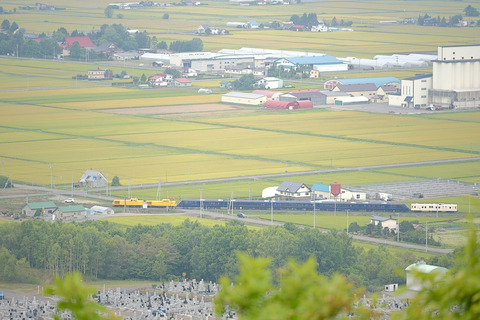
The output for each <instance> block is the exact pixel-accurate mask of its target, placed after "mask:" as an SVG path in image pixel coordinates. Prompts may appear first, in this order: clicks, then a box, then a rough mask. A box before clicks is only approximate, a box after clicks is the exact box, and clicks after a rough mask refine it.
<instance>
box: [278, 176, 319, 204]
mask: <svg viewBox="0 0 480 320" xmlns="http://www.w3.org/2000/svg"><path fill="white" fill-rule="evenodd" d="M310 193H311V190H310V188H309V187H307V186H306V185H305V184H303V183H301V182H292V181H284V182H282V184H281V185H280V186H279V187H278V188H277V192H276V195H275V197H276V198H277V199H279V200H297V201H299V200H310V198H311V195H310Z"/></svg>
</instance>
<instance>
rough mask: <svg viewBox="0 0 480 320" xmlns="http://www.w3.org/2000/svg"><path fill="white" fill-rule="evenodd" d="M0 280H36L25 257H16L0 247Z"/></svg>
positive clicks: (27, 281) (22, 281)
mask: <svg viewBox="0 0 480 320" xmlns="http://www.w3.org/2000/svg"><path fill="white" fill-rule="evenodd" d="M0 282H20V283H29V282H30V283H32V282H36V279H35V277H34V276H33V274H32V269H31V268H30V266H29V265H28V262H27V261H26V259H25V258H22V259H17V258H16V257H15V256H14V255H13V254H12V253H11V252H10V251H9V250H8V249H6V248H4V247H0Z"/></svg>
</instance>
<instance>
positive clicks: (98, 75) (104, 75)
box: [87, 68, 113, 80]
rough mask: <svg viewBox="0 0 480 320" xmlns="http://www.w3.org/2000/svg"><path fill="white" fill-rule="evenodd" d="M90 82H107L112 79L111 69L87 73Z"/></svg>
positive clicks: (94, 70)
mask: <svg viewBox="0 0 480 320" xmlns="http://www.w3.org/2000/svg"><path fill="white" fill-rule="evenodd" d="M87 75H88V80H106V79H112V78H113V73H112V70H110V69H100V68H98V69H93V70H88V72H87Z"/></svg>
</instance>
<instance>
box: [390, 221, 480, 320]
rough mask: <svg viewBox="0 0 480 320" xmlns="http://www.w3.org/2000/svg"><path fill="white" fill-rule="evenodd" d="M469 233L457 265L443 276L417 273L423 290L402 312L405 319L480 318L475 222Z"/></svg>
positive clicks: (479, 249) (479, 258) (479, 251)
mask: <svg viewBox="0 0 480 320" xmlns="http://www.w3.org/2000/svg"><path fill="white" fill-rule="evenodd" d="M469 233H470V235H469V240H468V244H467V245H466V247H465V249H464V250H463V252H461V253H460V254H459V257H460V261H459V262H458V263H457V267H454V268H452V269H451V270H449V272H448V273H447V274H446V275H445V276H443V277H442V278H441V279H438V276H436V275H435V274H423V273H418V274H416V276H418V277H419V278H420V279H422V282H423V289H422V291H420V292H419V293H418V294H417V296H416V297H415V298H414V299H413V301H412V302H411V305H410V307H409V308H408V309H407V312H406V314H405V315H403V314H402V315H401V316H402V317H403V318H404V319H414V318H416V319H437V320H442V319H448V320H452V319H462V320H474V319H480V244H479V241H478V236H477V230H476V228H475V227H474V226H473V225H472V226H471V228H470V231H469ZM397 318H398V319H400V318H401V317H400V316H399V317H397Z"/></svg>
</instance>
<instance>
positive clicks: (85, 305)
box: [44, 272, 117, 320]
mask: <svg viewBox="0 0 480 320" xmlns="http://www.w3.org/2000/svg"><path fill="white" fill-rule="evenodd" d="M95 292H96V290H95V288H93V287H89V286H87V285H85V284H84V283H83V280H82V276H81V275H80V273H78V272H74V273H72V274H67V275H65V278H64V279H61V278H60V277H56V278H55V285H54V286H52V287H47V288H45V290H44V294H45V295H47V296H53V295H55V296H57V297H59V298H60V301H59V302H58V303H57V308H58V310H69V311H71V312H72V315H73V318H74V319H77V320H101V319H117V317H115V315H113V314H112V313H109V312H108V309H107V308H106V307H104V306H102V305H100V304H98V303H96V302H94V301H93V300H92V299H91V298H90V296H91V295H94V294H95ZM55 319H57V320H59V319H60V317H59V316H58V315H55Z"/></svg>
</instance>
